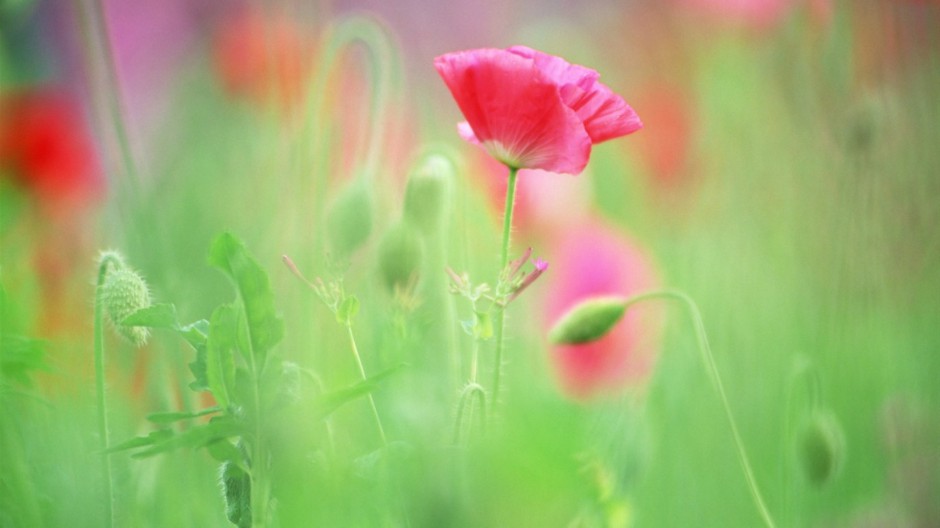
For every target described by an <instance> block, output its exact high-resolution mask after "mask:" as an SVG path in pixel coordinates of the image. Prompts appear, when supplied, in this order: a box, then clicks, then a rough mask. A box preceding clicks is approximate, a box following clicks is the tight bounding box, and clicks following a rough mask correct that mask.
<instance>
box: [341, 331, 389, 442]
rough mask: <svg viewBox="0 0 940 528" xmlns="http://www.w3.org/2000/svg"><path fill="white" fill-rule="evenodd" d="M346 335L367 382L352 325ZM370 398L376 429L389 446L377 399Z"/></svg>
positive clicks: (363, 377) (360, 372)
mask: <svg viewBox="0 0 940 528" xmlns="http://www.w3.org/2000/svg"><path fill="white" fill-rule="evenodd" d="M346 333H347V334H348V335H349V344H350V346H351V347H352V352H353V357H355V358H356V366H358V367H359V374H360V375H361V376H362V381H366V379H367V378H366V369H365V368H364V367H363V366H362V359H361V358H360V357H359V347H357V346H356V337H355V336H354V335H353V331H352V325H351V324H348V323H347V324H346ZM368 396H369V405H371V406H372V416H374V417H375V427H376V428H377V429H378V431H379V437H380V438H381V439H382V445H383V446H388V440H387V439H386V437H385V428H383V427H382V419H381V418H379V410H378V408H377V407H376V406H375V398H373V397H372V393H371V392H370V393H369V394H368Z"/></svg>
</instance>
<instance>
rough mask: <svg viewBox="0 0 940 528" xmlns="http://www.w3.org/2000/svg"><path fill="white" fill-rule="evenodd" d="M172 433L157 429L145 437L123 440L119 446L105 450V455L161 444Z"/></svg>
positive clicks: (171, 435)
mask: <svg viewBox="0 0 940 528" xmlns="http://www.w3.org/2000/svg"><path fill="white" fill-rule="evenodd" d="M173 436H174V434H173V431H172V430H171V429H158V430H156V431H153V432H151V433H150V434H148V435H147V436H138V437H137V438H131V439H130V440H125V441H124V442H121V443H120V444H117V445H113V446H111V447H109V448H107V449H105V451H104V452H105V453H117V452H118V451H126V450H128V449H136V448H138V447H146V446H150V445H154V444H158V443H161V442H165V441H166V440H168V439H170V438H171V437H173Z"/></svg>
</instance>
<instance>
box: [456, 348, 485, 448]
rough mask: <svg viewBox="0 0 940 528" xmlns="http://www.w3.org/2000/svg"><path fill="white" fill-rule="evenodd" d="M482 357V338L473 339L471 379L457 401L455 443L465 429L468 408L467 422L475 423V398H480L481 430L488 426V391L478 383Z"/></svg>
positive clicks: (458, 440) (483, 430)
mask: <svg viewBox="0 0 940 528" xmlns="http://www.w3.org/2000/svg"><path fill="white" fill-rule="evenodd" d="M479 358H480V340H479V339H474V340H473V355H472V356H471V359H470V381H469V382H468V383H467V385H466V386H465V387H464V388H463V390H462V391H461V393H460V400H459V401H458V403H457V416H456V417H455V419H454V442H453V443H454V445H457V444H458V443H459V442H460V433H461V431H462V430H463V422H464V419H463V414H464V412H465V410H466V409H467V408H468V407H469V410H466V412H467V414H468V416H467V423H468V424H469V425H470V426H472V425H473V398H474V397H477V398H478V399H479V405H480V432H481V433H483V432H485V427H486V391H485V390H483V387H481V386H480V384H479V383H477V365H478V364H479Z"/></svg>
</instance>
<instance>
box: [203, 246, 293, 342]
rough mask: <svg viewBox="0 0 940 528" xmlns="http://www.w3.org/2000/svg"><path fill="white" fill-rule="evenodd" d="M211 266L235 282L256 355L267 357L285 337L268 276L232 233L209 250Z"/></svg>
mask: <svg viewBox="0 0 940 528" xmlns="http://www.w3.org/2000/svg"><path fill="white" fill-rule="evenodd" d="M209 264H210V265H212V266H214V267H216V268H218V269H220V270H221V271H222V272H224V273H225V274H226V275H228V276H229V278H231V279H232V281H233V282H234V283H235V287H236V288H237V289H238V294H239V297H240V298H241V301H242V304H243V306H244V309H245V316H246V318H247V321H248V332H249V335H250V341H251V347H252V351H253V353H254V354H255V355H256V356H258V357H260V358H262V359H263V358H264V355H265V353H266V352H267V351H268V350H270V349H271V347H273V346H274V345H276V344H277V343H278V342H279V341H280V340H281V338H282V337H283V334H284V326H283V321H281V319H280V317H278V316H277V313H276V311H275V309H274V294H273V293H272V290H271V283H270V281H269V280H268V275H267V274H266V273H265V272H264V270H263V269H262V268H261V266H259V265H258V263H257V262H256V261H255V259H254V258H252V257H251V255H249V254H248V251H247V250H246V249H245V246H244V244H242V242H241V241H239V240H238V239H237V238H235V237H234V236H233V235H231V234H229V233H223V234H222V235H219V236H218V237H217V238H216V239H215V240H214V241H213V242H212V245H211V247H210V248H209Z"/></svg>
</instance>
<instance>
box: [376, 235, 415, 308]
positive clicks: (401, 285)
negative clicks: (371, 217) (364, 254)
mask: <svg viewBox="0 0 940 528" xmlns="http://www.w3.org/2000/svg"><path fill="white" fill-rule="evenodd" d="M423 255H424V244H423V242H422V241H421V236H420V234H419V233H418V232H417V230H416V229H415V228H414V227H412V226H411V225H410V224H408V223H406V222H401V223H398V224H396V225H394V226H392V227H391V228H390V229H389V230H388V231H386V232H385V234H384V235H383V236H382V242H381V244H380V245H379V271H380V272H381V274H382V280H383V281H384V282H385V286H387V287H388V289H389V290H390V291H392V292H394V291H396V289H397V290H400V291H404V290H406V289H408V287H409V285H411V284H413V283H414V280H415V279H416V278H417V274H418V272H419V269H420V267H421V259H422V258H423Z"/></svg>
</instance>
